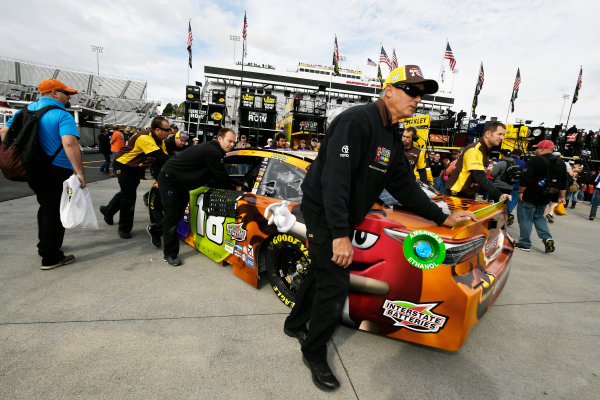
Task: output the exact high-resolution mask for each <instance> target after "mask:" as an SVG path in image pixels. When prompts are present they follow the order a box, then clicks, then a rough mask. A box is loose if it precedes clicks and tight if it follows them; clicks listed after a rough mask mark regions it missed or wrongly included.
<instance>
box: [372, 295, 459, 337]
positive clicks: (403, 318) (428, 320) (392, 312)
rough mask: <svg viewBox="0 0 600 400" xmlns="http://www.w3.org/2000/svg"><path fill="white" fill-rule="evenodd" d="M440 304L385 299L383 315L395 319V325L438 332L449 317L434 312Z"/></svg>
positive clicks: (421, 330)
mask: <svg viewBox="0 0 600 400" xmlns="http://www.w3.org/2000/svg"><path fill="white" fill-rule="evenodd" d="M439 304H440V303H423V304H418V303H412V302H410V301H406V300H388V299H385V302H384V303H383V305H382V306H381V308H383V315H384V316H385V317H388V318H390V319H391V320H392V321H394V326H398V327H400V328H406V329H408V330H411V331H414V332H420V333H437V332H439V331H440V330H441V329H442V328H444V325H446V322H447V321H448V317H446V316H444V315H440V314H436V313H434V312H433V309H434V308H435V307H437V306H438V305H439Z"/></svg>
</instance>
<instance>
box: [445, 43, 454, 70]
mask: <svg viewBox="0 0 600 400" xmlns="http://www.w3.org/2000/svg"><path fill="white" fill-rule="evenodd" d="M444 58H445V59H447V60H450V70H452V71H453V72H454V68H455V67H456V59H455V58H454V53H452V49H451V48H450V43H449V42H446V52H445V53H444Z"/></svg>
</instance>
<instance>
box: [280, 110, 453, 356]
mask: <svg viewBox="0 0 600 400" xmlns="http://www.w3.org/2000/svg"><path fill="white" fill-rule="evenodd" d="M393 122H394V121H392V118H391V114H390V112H389V110H388V108H387V106H386V105H385V103H384V102H383V100H381V99H380V100H377V102H375V103H374V104H367V105H364V106H357V107H353V108H351V109H349V110H347V111H345V112H343V113H342V114H340V115H339V116H338V117H336V118H335V119H334V120H333V122H332V124H331V126H330V127H329V129H328V131H327V134H326V136H325V139H324V141H323V144H322V145H321V148H320V149H319V154H318V156H317V158H316V159H315V161H314V162H313V163H312V165H311V167H310V169H309V170H308V173H307V174H306V177H305V179H304V182H303V183H302V191H303V198H302V205H301V207H302V214H303V216H304V221H305V224H306V232H307V238H308V243H309V255H310V259H311V273H310V274H309V275H308V276H307V277H306V279H305V280H304V282H303V283H302V286H301V287H300V290H299V292H298V296H297V298H296V304H295V306H294V308H293V309H292V312H291V313H290V315H289V316H288V318H287V319H286V321H285V329H287V330H290V331H298V330H300V329H305V327H306V323H307V322H308V321H309V320H310V329H309V330H308V337H307V338H306V340H305V342H304V345H303V346H302V353H303V354H304V356H305V357H306V358H307V359H308V360H310V361H325V360H326V351H327V350H326V343H327V341H328V340H329V338H330V337H331V335H332V333H333V331H334V329H335V327H336V326H337V324H338V322H339V320H340V317H341V313H342V308H343V305H344V301H345V299H346V297H347V295H348V288H349V279H350V278H349V272H348V270H347V269H344V268H342V267H340V266H339V265H337V264H335V263H334V262H333V261H331V257H332V256H333V249H332V244H333V239H335V238H341V237H345V236H348V237H351V234H352V232H353V230H354V225H355V224H357V223H359V222H360V221H362V220H363V219H364V217H365V215H366V214H367V212H368V211H369V210H370V209H371V207H372V205H373V204H374V203H375V201H376V200H377V198H378V197H379V195H380V194H381V192H382V190H383V189H384V188H385V189H387V190H388V191H389V192H390V193H391V194H392V196H394V197H395V198H396V199H397V200H399V201H400V202H401V203H402V204H403V205H405V206H406V207H408V208H409V209H411V210H412V211H414V212H415V213H417V214H419V215H421V216H423V217H425V218H428V219H431V220H433V221H434V222H436V223H437V224H442V223H443V222H444V220H445V219H446V218H447V216H446V215H445V214H444V213H443V212H442V210H441V209H440V208H439V207H438V206H437V205H435V204H434V203H432V202H431V201H430V199H429V198H428V197H427V195H426V194H425V193H424V192H423V191H422V190H421V188H420V186H419V185H418V183H417V181H416V178H415V175H414V173H413V171H412V169H411V167H410V166H409V163H408V161H407V159H406V157H405V155H404V147H403V144H402V138H401V135H400V134H399V131H398V128H397V124H395V123H393Z"/></svg>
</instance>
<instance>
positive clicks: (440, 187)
mask: <svg viewBox="0 0 600 400" xmlns="http://www.w3.org/2000/svg"><path fill="white" fill-rule="evenodd" d="M433 188H434V189H435V190H437V191H438V192H440V194H444V179H443V178H442V177H441V176H436V177H435V178H433Z"/></svg>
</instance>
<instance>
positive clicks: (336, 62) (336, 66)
mask: <svg viewBox="0 0 600 400" xmlns="http://www.w3.org/2000/svg"><path fill="white" fill-rule="evenodd" d="M339 74H340V50H339V48H338V44H337V36H336V37H335V41H334V42H333V75H336V76H337V75H339Z"/></svg>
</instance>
